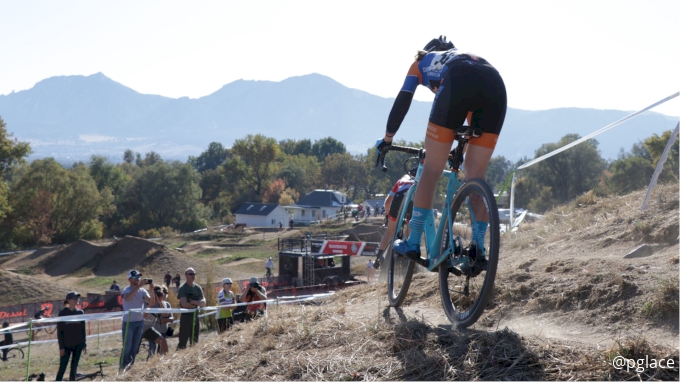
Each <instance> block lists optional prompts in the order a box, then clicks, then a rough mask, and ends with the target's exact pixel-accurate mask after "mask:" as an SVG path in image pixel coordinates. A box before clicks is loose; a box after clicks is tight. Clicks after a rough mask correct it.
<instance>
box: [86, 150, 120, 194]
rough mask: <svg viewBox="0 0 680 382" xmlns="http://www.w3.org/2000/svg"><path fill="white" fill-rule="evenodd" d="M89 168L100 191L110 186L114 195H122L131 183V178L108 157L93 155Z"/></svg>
mask: <svg viewBox="0 0 680 382" xmlns="http://www.w3.org/2000/svg"><path fill="white" fill-rule="evenodd" d="M89 169H90V175H91V176H92V179H94V181H95V183H96V184H97V189H98V190H99V191H100V192H102V191H103V190H104V189H106V188H108V189H109V190H111V192H112V193H113V194H114V195H122V194H123V193H124V192H125V190H126V189H127V187H128V185H129V184H130V178H129V177H128V176H127V175H125V172H124V171H123V169H122V168H120V167H117V166H115V165H114V164H113V163H111V162H109V161H108V160H107V159H106V157H103V156H100V155H92V157H91V158H90V162H89Z"/></svg>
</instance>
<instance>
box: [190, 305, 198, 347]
mask: <svg viewBox="0 0 680 382" xmlns="http://www.w3.org/2000/svg"><path fill="white" fill-rule="evenodd" d="M197 311H198V308H196V309H195V310H194V319H193V320H192V321H191V339H190V342H189V343H190V344H191V346H194V333H195V331H196V312H197Z"/></svg>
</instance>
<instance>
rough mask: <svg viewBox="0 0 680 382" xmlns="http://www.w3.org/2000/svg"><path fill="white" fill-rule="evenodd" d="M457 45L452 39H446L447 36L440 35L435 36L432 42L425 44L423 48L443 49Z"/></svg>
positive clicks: (428, 49)
mask: <svg viewBox="0 0 680 382" xmlns="http://www.w3.org/2000/svg"><path fill="white" fill-rule="evenodd" d="M453 48H455V46H454V45H453V43H452V42H451V41H446V36H439V38H433V39H432V40H431V41H430V42H428V43H427V45H425V47H424V48H423V50H425V51H427V52H434V51H443V50H449V49H453Z"/></svg>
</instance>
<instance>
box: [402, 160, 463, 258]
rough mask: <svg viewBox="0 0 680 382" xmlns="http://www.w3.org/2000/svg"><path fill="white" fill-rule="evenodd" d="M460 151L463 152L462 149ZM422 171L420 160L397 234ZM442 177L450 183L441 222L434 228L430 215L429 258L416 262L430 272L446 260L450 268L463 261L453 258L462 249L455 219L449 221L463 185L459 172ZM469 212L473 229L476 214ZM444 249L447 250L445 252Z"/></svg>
mask: <svg viewBox="0 0 680 382" xmlns="http://www.w3.org/2000/svg"><path fill="white" fill-rule="evenodd" d="M460 149H461V150H462V148H460ZM421 156H422V154H421ZM461 165H462V163H461ZM422 171H423V161H422V160H420V163H419V164H418V171H417V172H416V176H415V181H414V183H413V186H411V188H410V189H409V190H408V192H407V194H406V198H405V199H404V201H403V202H402V208H401V212H400V214H399V219H398V220H397V227H396V232H400V230H401V228H402V226H403V225H404V217H405V215H406V212H407V211H408V205H409V202H410V201H411V200H412V198H413V194H414V193H415V192H416V189H417V188H418V183H419V181H420V175H421V173H422ZM441 177H444V178H447V179H448V183H447V186H446V199H445V200H444V207H443V209H442V216H441V219H440V220H439V225H438V227H437V228H436V229H435V226H434V225H435V222H434V216H433V214H430V216H429V217H428V218H427V221H426V222H425V230H424V234H425V248H426V253H427V258H426V259H422V258H421V261H416V262H418V263H419V264H420V265H422V266H424V267H426V268H427V269H428V270H429V271H434V270H435V269H436V268H437V267H438V266H439V265H440V264H441V263H442V262H444V260H446V259H450V263H449V264H448V266H449V267H453V266H456V265H458V264H459V263H460V262H461V261H462V260H463V257H462V256H461V257H453V256H451V255H452V254H460V253H461V251H462V248H459V245H457V244H456V240H455V239H454V235H453V219H449V214H450V213H451V203H452V201H453V199H454V198H455V197H456V193H457V192H458V190H459V189H460V187H461V186H462V185H463V183H461V181H460V180H458V172H457V171H450V170H444V171H443V172H442V175H441ZM466 203H467V204H468V207H470V205H469V204H470V201H469V200H467V201H466ZM469 211H470V215H471V216H470V221H471V223H472V224H471V228H472V227H474V226H475V222H476V220H475V217H474V213H473V212H472V208H469ZM446 225H448V227H446ZM444 228H448V232H449V235H448V239H447V240H448V242H447V243H446V244H447V245H445V246H442V245H440V243H441V242H442V236H443V235H444V232H445V230H444ZM404 239H405V238H404ZM442 247H445V248H446V250H445V251H443V252H442Z"/></svg>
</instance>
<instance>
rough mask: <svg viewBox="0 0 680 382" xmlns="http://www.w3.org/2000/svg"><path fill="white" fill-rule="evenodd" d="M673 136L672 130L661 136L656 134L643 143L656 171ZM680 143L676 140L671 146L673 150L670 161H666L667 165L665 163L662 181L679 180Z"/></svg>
mask: <svg viewBox="0 0 680 382" xmlns="http://www.w3.org/2000/svg"><path fill="white" fill-rule="evenodd" d="M672 134H673V132H672V131H670V130H667V131H664V132H663V134H661V136H658V135H656V134H654V135H652V136H651V137H649V138H647V139H645V141H644V143H643V146H644V147H645V149H647V151H648V152H649V155H650V157H651V159H652V166H654V168H655V169H656V166H657V164H658V163H659V160H660V159H661V155H662V154H663V151H664V150H665V149H666V144H667V143H668V140H669V139H670V138H671V135H672ZM679 141H680V140H678V139H677V138H676V139H675V142H674V143H673V145H672V146H671V150H670V152H669V153H668V159H666V163H664V167H663V168H664V169H663V172H662V173H661V176H660V179H661V180H668V179H675V180H677V179H678V170H679V169H680V166H679V164H680V161H679V160H678V154H679V151H680V150H679V145H680V142H679Z"/></svg>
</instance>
